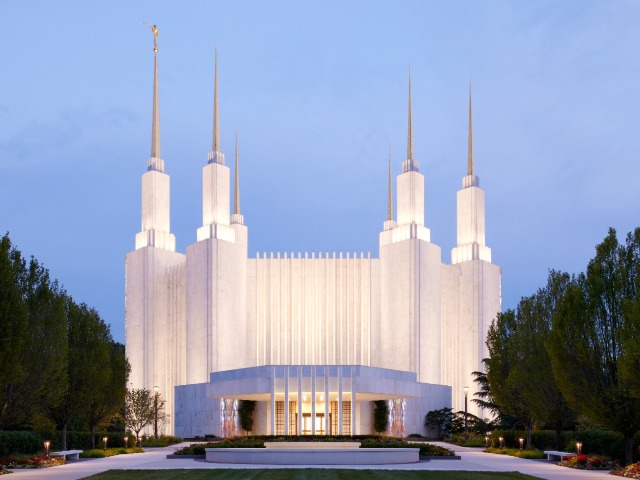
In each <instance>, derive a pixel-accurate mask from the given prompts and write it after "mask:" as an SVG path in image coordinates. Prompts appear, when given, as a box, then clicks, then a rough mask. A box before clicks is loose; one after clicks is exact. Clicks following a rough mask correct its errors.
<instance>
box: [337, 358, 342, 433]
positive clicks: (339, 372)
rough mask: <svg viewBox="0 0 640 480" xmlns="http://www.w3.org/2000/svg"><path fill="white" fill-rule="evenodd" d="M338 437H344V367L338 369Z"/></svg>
mask: <svg viewBox="0 0 640 480" xmlns="http://www.w3.org/2000/svg"><path fill="white" fill-rule="evenodd" d="M338 435H342V367H338Z"/></svg>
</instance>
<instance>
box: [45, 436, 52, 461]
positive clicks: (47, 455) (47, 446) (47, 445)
mask: <svg viewBox="0 0 640 480" xmlns="http://www.w3.org/2000/svg"><path fill="white" fill-rule="evenodd" d="M50 446H51V442H50V441H49V440H46V441H45V442H44V456H45V457H47V458H49V447H50Z"/></svg>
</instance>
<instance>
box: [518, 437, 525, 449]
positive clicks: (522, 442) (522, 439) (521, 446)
mask: <svg viewBox="0 0 640 480" xmlns="http://www.w3.org/2000/svg"><path fill="white" fill-rule="evenodd" d="M518 440H520V450H522V449H523V447H524V438H519V439H518Z"/></svg>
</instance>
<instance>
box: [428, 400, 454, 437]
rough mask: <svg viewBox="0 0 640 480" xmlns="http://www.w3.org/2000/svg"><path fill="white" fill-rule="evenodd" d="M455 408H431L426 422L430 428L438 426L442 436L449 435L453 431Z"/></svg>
mask: <svg viewBox="0 0 640 480" xmlns="http://www.w3.org/2000/svg"><path fill="white" fill-rule="evenodd" d="M452 421H453V409H452V408H447V407H445V408H441V409H440V410H431V411H430V412H429V413H427V415H426V416H425V418H424V424H425V426H426V427H429V428H436V429H437V430H438V434H439V435H441V436H443V437H444V436H449V435H451V431H452Z"/></svg>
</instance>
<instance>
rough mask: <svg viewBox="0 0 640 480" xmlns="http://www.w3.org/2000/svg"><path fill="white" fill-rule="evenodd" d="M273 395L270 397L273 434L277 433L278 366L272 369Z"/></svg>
mask: <svg viewBox="0 0 640 480" xmlns="http://www.w3.org/2000/svg"><path fill="white" fill-rule="evenodd" d="M270 394H271V397H270V399H269V400H270V406H271V417H270V426H271V435H275V434H276V367H273V369H272V377H271V392H270Z"/></svg>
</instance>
